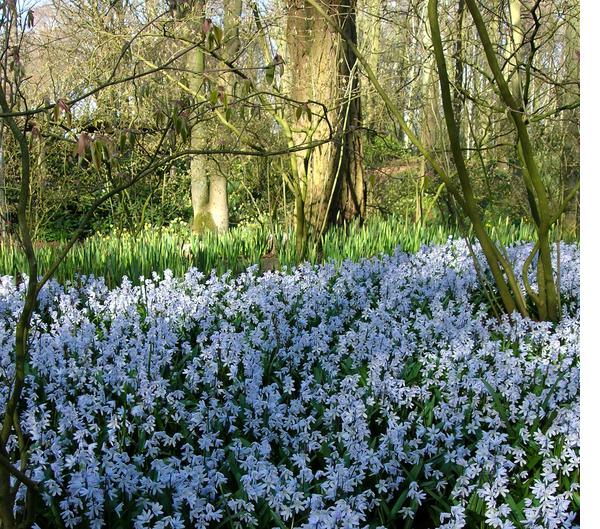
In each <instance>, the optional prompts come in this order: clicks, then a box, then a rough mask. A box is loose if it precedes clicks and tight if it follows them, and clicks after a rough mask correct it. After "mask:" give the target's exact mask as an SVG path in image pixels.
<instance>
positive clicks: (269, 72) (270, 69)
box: [265, 64, 275, 85]
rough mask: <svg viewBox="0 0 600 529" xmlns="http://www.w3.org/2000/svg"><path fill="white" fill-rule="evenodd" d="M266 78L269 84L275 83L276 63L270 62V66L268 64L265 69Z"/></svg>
mask: <svg viewBox="0 0 600 529" xmlns="http://www.w3.org/2000/svg"><path fill="white" fill-rule="evenodd" d="M265 79H266V81H267V84H270V85H271V84H273V81H274V79H275V65H274V64H269V66H267V68H266V69H265Z"/></svg>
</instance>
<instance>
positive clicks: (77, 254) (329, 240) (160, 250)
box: [0, 218, 534, 286]
mask: <svg viewBox="0 0 600 529" xmlns="http://www.w3.org/2000/svg"><path fill="white" fill-rule="evenodd" d="M491 232H492V236H493V237H494V238H495V239H496V240H499V241H500V242H501V243H502V244H504V245H510V244H514V243H516V242H519V241H530V240H533V237H534V230H533V227H532V226H531V225H529V224H526V223H525V222H521V223H519V224H517V225H514V224H512V223H510V222H509V221H508V219H507V220H505V221H503V222H500V223H498V224H497V225H495V226H494V227H493V228H491ZM269 235H270V230H269V228H268V227H267V226H252V227H250V226H247V227H238V228H235V229H232V230H230V231H229V232H228V233H227V234H225V235H223V236H219V237H217V236H215V235H208V236H205V237H204V238H199V237H191V236H190V235H189V233H188V229H187V227H186V226H185V225H183V224H181V223H176V224H175V225H172V226H171V227H168V228H152V227H148V228H147V229H145V230H144V231H143V232H142V233H140V234H138V235H137V236H132V235H128V234H125V235H122V236H116V235H108V236H107V235H95V236H92V237H89V238H87V239H86V240H85V241H83V242H81V243H79V244H77V245H76V246H75V247H74V248H73V249H72V251H71V252H70V253H69V254H68V256H67V258H66V259H65V261H64V262H63V263H62V264H61V265H60V267H59V268H58V270H57V272H56V274H55V277H56V278H57V279H58V280H59V281H61V282H64V281H66V280H73V279H74V278H75V277H76V276H77V275H82V274H83V275H90V274H93V275H95V276H99V277H100V276H101V277H104V278H105V279H106V282H107V284H108V285H110V286H114V285H116V284H118V283H119V282H120V281H121V279H122V277H123V276H127V277H129V278H130V279H132V280H133V281H134V282H137V281H138V280H139V277H140V276H144V277H149V276H150V275H151V273H152V272H153V271H156V272H162V271H164V270H165V269H170V270H172V271H173V273H174V274H175V275H182V274H183V273H184V272H185V271H186V270H187V269H188V268H189V267H190V266H195V267H196V268H198V269H199V270H201V271H203V272H205V273H210V271H211V270H213V269H215V270H216V271H217V273H223V272H225V271H227V270H232V271H233V272H234V273H237V272H240V271H242V270H244V269H245V268H246V267H248V266H249V265H251V264H256V263H260V261H261V257H262V256H263V255H264V254H265V251H266V248H267V241H268V239H269ZM273 235H274V238H275V241H276V248H277V252H278V255H279V264H280V266H291V265H294V264H297V263H296V262H295V255H294V248H295V245H294V242H295V240H294V234H293V232H284V231H282V230H281V228H276V229H275V233H274V234H273ZM450 235H452V236H454V237H460V236H462V234H461V233H459V232H457V231H456V230H455V229H451V228H449V227H447V226H443V225H437V226H425V227H417V226H415V224H414V223H412V222H410V221H407V220H405V219H399V218H392V219H387V220H384V219H381V218H373V219H371V220H370V221H368V222H367V223H366V224H365V225H364V226H362V227H359V226H350V227H349V228H347V229H346V230H344V229H341V228H336V229H333V230H331V231H329V232H328V233H327V234H326V235H325V239H324V241H323V254H322V258H323V260H324V261H328V260H334V261H342V260H343V259H351V260H358V259H360V258H363V257H372V256H375V255H379V254H381V253H386V254H389V253H392V252H393V251H394V249H395V248H396V247H397V246H400V247H401V248H402V249H403V250H405V251H407V252H415V251H417V250H418V249H419V248H420V246H421V245H423V244H441V243H444V242H446V241H447V240H448V237H449V236H450ZM57 252H58V246H53V245H43V244H42V245H40V247H39V248H38V249H37V257H38V262H39V269H40V273H43V272H44V271H45V270H47V269H48V267H49V265H50V263H51V262H52V261H53V259H54V258H55V255H56V253H57ZM308 261H310V262H312V263H315V262H317V261H318V257H317V251H316V248H315V247H314V246H311V247H310V248H309V251H308ZM26 270H27V267H26V261H25V257H24V255H23V253H22V252H21V251H20V250H19V249H18V248H17V247H15V246H12V245H7V244H4V245H2V244H0V275H15V274H16V273H17V272H24V271H26Z"/></svg>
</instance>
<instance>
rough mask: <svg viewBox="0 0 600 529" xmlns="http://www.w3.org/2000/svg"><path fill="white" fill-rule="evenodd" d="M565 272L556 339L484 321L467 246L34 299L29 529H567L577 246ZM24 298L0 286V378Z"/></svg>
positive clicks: (90, 284)
mask: <svg viewBox="0 0 600 529" xmlns="http://www.w3.org/2000/svg"><path fill="white" fill-rule="evenodd" d="M528 248H529V247H528V246H522V247H517V248H513V249H511V250H510V255H511V258H513V259H515V260H517V261H522V259H523V258H524V256H525V255H526V251H527V249H528ZM561 261H562V266H561V290H562V293H563V311H564V313H565V316H564V318H563V319H562V321H561V322H560V323H559V324H558V325H554V326H553V325H551V324H547V323H534V322H531V321H528V320H524V319H522V318H519V317H514V318H513V319H512V321H509V319H508V318H504V319H503V320H502V321H498V320H496V319H494V318H492V317H491V316H490V314H489V311H488V308H487V305H486V302H485V296H484V295H483V294H482V293H481V290H480V288H479V286H478V281H477V276H476V274H475V272H474V267H473V265H472V261H471V258H470V256H469V252H468V250H467V247H466V245H465V244H464V242H462V241H455V242H452V241H450V242H449V243H448V244H446V245H442V246H435V247H426V248H423V249H422V250H421V251H420V252H418V253H417V254H416V255H407V254H403V253H397V254H395V255H393V256H390V257H381V258H378V259H371V260H364V261H362V262H359V263H351V262H346V263H344V264H343V265H341V267H339V266H338V267H336V266H334V265H325V266H321V267H316V268H312V267H309V266H304V267H299V268H297V269H294V270H293V271H291V272H290V273H288V274H279V273H277V274H273V273H267V274H264V275H258V274H257V272H256V270H255V269H250V270H248V271H247V273H244V274H242V275H241V276H238V277H236V278H233V277H228V276H223V277H216V276H212V277H204V276H203V275H202V274H200V273H198V272H197V271H194V270H190V271H189V272H188V273H187V274H186V276H185V277H184V278H183V279H176V278H174V277H172V276H171V275H170V274H169V273H168V272H166V273H165V277H164V278H163V279H159V278H158V277H155V278H154V279H152V280H146V281H145V282H144V284H143V285H142V286H141V287H134V286H132V285H131V284H130V283H129V282H127V281H124V283H123V284H122V286H121V287H119V288H116V289H114V290H109V289H108V288H106V287H105V285H104V284H103V281H102V280H101V279H92V278H89V279H84V280H82V281H81V284H79V285H76V286H69V287H61V286H60V285H58V284H56V283H54V284H51V285H49V286H48V287H47V288H46V289H45V290H44V291H43V292H42V294H41V302H40V307H39V311H38V312H37V314H36V316H35V321H34V329H33V331H32V333H31V336H30V341H31V355H32V359H31V366H30V370H29V375H28V377H27V393H26V395H27V398H26V407H25V409H23V411H22V424H23V428H24V431H25V434H26V435H27V436H28V437H29V438H30V440H31V449H30V454H31V455H30V461H29V474H30V475H31V477H32V478H34V479H36V480H41V481H43V482H44V490H45V491H46V492H45V494H44V497H45V501H46V505H47V508H46V512H45V513H40V516H39V520H38V523H39V524H40V526H43V525H44V524H45V523H48V522H50V521H51V520H52V519H53V517H56V516H60V517H61V518H62V521H63V523H64V525H65V526H66V527H111V528H116V527H123V528H125V527H134V528H136V529H142V528H150V527H152V528H157V529H158V528H183V527H215V528H216V527H226V528H227V527H240V528H241V527H244V528H246V527H260V528H271V527H295V528H314V529H329V528H359V527H360V528H362V527H373V528H376V527H407V528H408V527H413V528H429V527H440V528H444V529H450V528H454V529H456V528H461V527H478V528H479V527H492V528H503V529H508V528H516V527H524V528H534V527H543V528H548V529H550V528H561V529H562V528H569V527H576V525H577V523H578V508H579V499H578V481H579V478H578V476H579V277H578V274H579V252H578V249H577V248H575V247H570V246H567V247H565V246H563V247H562V250H561ZM532 279H533V278H532ZM21 300H22V287H21V288H20V289H19V290H17V289H16V288H15V286H14V283H13V281H12V280H11V279H10V278H8V277H4V278H2V279H1V281H0V376H1V377H2V378H3V379H4V380H6V379H7V377H10V376H11V369H12V367H11V360H10V357H11V356H12V354H13V353H12V343H13V335H14V322H15V317H16V314H17V312H18V310H19V307H20V305H21V303H22V301H21ZM6 393H7V392H6V388H5V385H2V388H1V389H0V404H1V403H3V402H4V401H5V399H6ZM21 493H22V490H21ZM54 519H55V518H54Z"/></svg>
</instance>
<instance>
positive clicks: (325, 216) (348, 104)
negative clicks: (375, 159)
mask: <svg viewBox="0 0 600 529" xmlns="http://www.w3.org/2000/svg"><path fill="white" fill-rule="evenodd" d="M322 7H323V9H325V10H326V12H327V14H328V15H329V16H331V17H333V19H334V20H335V21H336V23H337V24H338V25H339V26H340V27H341V28H343V33H344V37H343V38H342V37H341V36H340V35H339V34H338V32H337V31H336V30H335V28H332V27H331V26H330V25H329V24H328V22H327V21H326V20H325V19H324V18H323V17H322V16H321V15H320V14H319V13H318V11H317V10H316V9H314V8H313V7H312V6H311V5H310V4H308V3H307V2H306V1H305V0H294V1H291V2H290V4H289V14H288V27H287V35H288V46H289V48H288V56H289V59H290V65H289V66H290V67H291V69H292V74H291V76H292V81H291V95H292V97H293V98H294V99H295V100H298V101H304V102H310V103H309V107H310V113H309V112H306V111H305V112H303V113H302V115H301V116H296V118H295V123H294V125H293V136H294V140H295V142H296V143H298V144H301V143H306V142H307V141H310V140H313V141H318V140H326V139H329V138H331V139H332V141H330V142H328V143H324V144H322V145H319V146H317V147H315V148H313V149H311V150H310V151H304V152H301V153H298V154H297V155H296V160H295V162H296V163H295V165H296V168H297V171H298V178H299V180H300V182H303V183H304V185H305V186H306V195H305V199H304V210H305V220H306V222H307V223H308V224H309V225H310V227H311V229H312V230H313V232H314V233H315V234H321V233H322V232H323V231H324V230H326V229H327V227H329V226H330V225H332V224H334V223H344V222H346V221H349V220H352V219H355V218H359V219H362V218H364V216H365V214H366V181H365V175H364V170H363V163H362V144H361V138H360V132H359V130H358V127H359V126H360V122H361V107H360V94H359V86H358V75H357V69H356V66H357V65H356V58H355V56H354V54H353V53H352V51H351V50H350V49H349V47H348V46H346V44H345V42H346V40H349V41H351V42H353V43H355V42H356V40H357V39H356V21H355V5H354V3H353V0H351V1H348V0H343V1H342V2H341V3H337V2H333V1H332V0H327V1H326V2H324V3H323V4H322Z"/></svg>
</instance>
